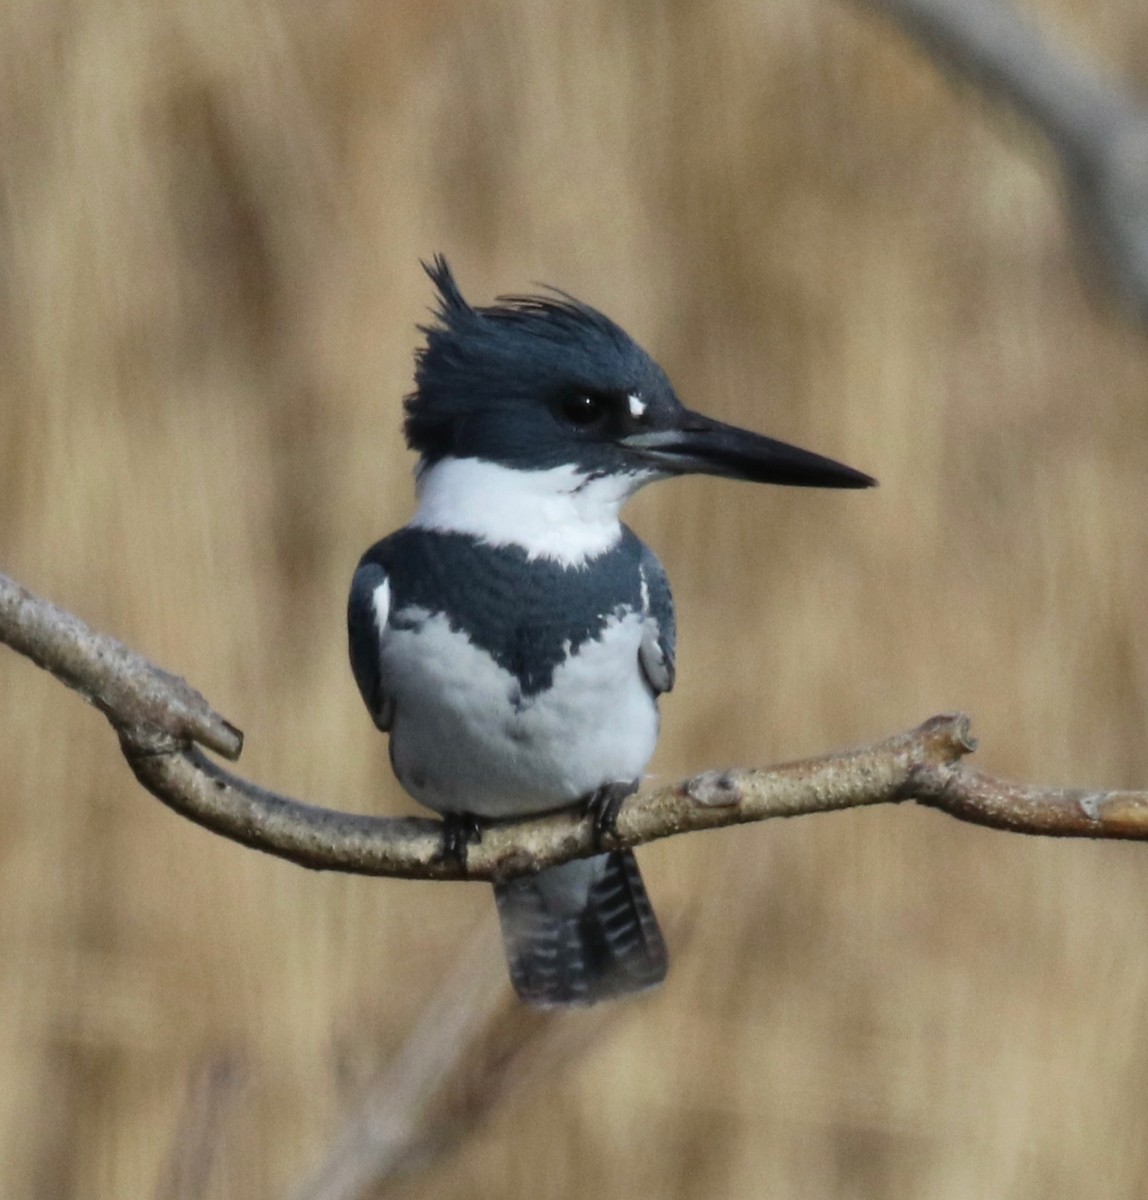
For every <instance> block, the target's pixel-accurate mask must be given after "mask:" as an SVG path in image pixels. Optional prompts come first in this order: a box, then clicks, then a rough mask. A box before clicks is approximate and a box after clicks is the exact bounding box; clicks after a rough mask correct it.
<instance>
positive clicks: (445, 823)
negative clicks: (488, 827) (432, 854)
mask: <svg viewBox="0 0 1148 1200" xmlns="http://www.w3.org/2000/svg"><path fill="white" fill-rule="evenodd" d="M481 841H482V822H481V821H480V820H479V819H478V817H476V816H475V815H474V813H446V814H445V815H444V816H443V819H442V850H441V851H440V854H439V857H440V858H441V859H442V861H443V862H456V863H458V865H459V866H460V867H462V868H464V869H465V867H466V854H467V850H468V849H469V848H470V847H471V846H477V845H478V843H479V842H481Z"/></svg>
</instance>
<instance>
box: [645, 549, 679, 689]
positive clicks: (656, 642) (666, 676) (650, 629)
mask: <svg viewBox="0 0 1148 1200" xmlns="http://www.w3.org/2000/svg"><path fill="white" fill-rule="evenodd" d="M641 572H642V601H643V605H644V608H645V613H646V627H645V630H644V631H643V633H642V644H641V648H640V649H639V651H638V662H639V663H640V664H641V667H642V673H643V674H644V675H645V676H646V680H647V682H648V683H649V685H650V687H651V688H653V690H654V693H655V694H656V695H660V694H661V693H662V692H668V691H670V689H671V688H673V686H674V675H675V664H674V651H675V647H676V644H677V629H676V627H675V625H674V599H673V596H672V595H671V594H670V581H669V580H668V579H667V578H666V572H665V568H663V566H662V564H661V563H660V562H659V561H658V556H657V555H656V554H655V553H654V552H653V551H652V550H651V549H650V548H649V546H643V547H642V559H641Z"/></svg>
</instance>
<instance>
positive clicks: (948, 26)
mask: <svg viewBox="0 0 1148 1200" xmlns="http://www.w3.org/2000/svg"><path fill="white" fill-rule="evenodd" d="M867 3H868V4H869V5H870V7H872V8H875V9H877V10H878V11H881V12H884V13H887V14H888V15H889V16H890V17H891V18H892V19H893V20H894V21H896V22H897V23H898V24H900V25H901V27H902V28H903V29H904V30H905V32H906V33H908V34H909V35H910V36H911V37H913V38H914V39H915V40H916V41H917V42H918V43H919V44H920V45H921V46H922V48H923V49H925V50H926V51H928V52H929V53H930V54H931V55H933V57H934V58H936V59H938V60H939V61H940V62H942V63H943V64H945V65H947V66H948V67H950V68H952V69H953V70H954V71H955V72H956V73H957V74H958V75H961V76H963V77H964V78H966V79H967V80H968V81H969V82H970V83H972V84H973V85H974V86H975V87H977V88H979V89H980V90H982V91H983V92H985V93H986V94H987V95H988V96H990V97H991V98H993V99H999V100H1003V101H1004V102H1005V103H1007V104H1009V105H1011V106H1012V107H1013V108H1015V109H1016V110H1017V111H1018V112H1019V113H1020V114H1021V115H1022V116H1024V117H1025V118H1027V119H1028V120H1030V121H1031V122H1032V123H1033V124H1034V125H1035V126H1036V127H1037V128H1038V129H1039V130H1040V131H1041V132H1042V133H1043V134H1044V136H1045V137H1047V138H1048V141H1049V143H1050V144H1051V145H1052V148H1053V150H1054V151H1055V152H1056V154H1057V155H1058V156H1059V158H1060V161H1061V165H1062V167H1063V168H1064V173H1065V179H1066V181H1067V183H1068V186H1069V192H1070V199H1071V203H1072V207H1073V212H1074V215H1075V218H1076V221H1077V224H1078V225H1079V227H1080V228H1081V229H1082V231H1083V232H1084V233H1085V235H1086V236H1087V237H1088V238H1089V239H1090V241H1091V242H1092V244H1093V245H1094V247H1095V248H1096V250H1097V251H1098V252H1099V253H1100V255H1101V257H1102V258H1103V259H1104V260H1105V262H1106V264H1107V266H1108V268H1109V270H1110V271H1111V273H1112V275H1113V277H1114V280H1115V282H1116V284H1117V285H1118V287H1119V288H1120V289H1121V291H1122V292H1123V294H1124V296H1125V297H1126V298H1127V299H1128V300H1129V301H1130V302H1131V304H1132V305H1133V307H1134V308H1135V309H1136V311H1137V313H1138V315H1139V316H1140V318H1141V319H1143V320H1148V104H1146V103H1145V102H1144V100H1143V99H1142V98H1141V97H1139V96H1137V95H1135V94H1133V93H1132V92H1131V91H1130V90H1129V89H1127V88H1125V87H1123V86H1122V85H1121V84H1119V83H1118V82H1117V81H1116V80H1115V79H1111V78H1106V77H1104V76H1103V75H1102V74H1101V73H1099V72H1096V71H1091V70H1089V69H1088V68H1086V67H1084V66H1083V65H1081V64H1080V63H1078V62H1075V61H1072V60H1071V59H1070V58H1069V57H1068V56H1067V55H1065V54H1064V53H1063V52H1061V51H1060V50H1059V49H1057V48H1056V47H1054V46H1053V45H1052V44H1051V43H1050V42H1049V41H1047V40H1046V39H1045V38H1044V37H1043V36H1042V35H1041V33H1040V31H1039V30H1038V29H1037V28H1036V27H1034V26H1033V25H1031V24H1030V23H1029V22H1028V21H1026V20H1025V19H1024V18H1023V17H1022V16H1021V15H1020V14H1019V13H1017V12H1016V11H1015V10H1014V9H1013V8H1012V7H1011V6H1010V5H1009V4H1008V3H1006V0H867Z"/></svg>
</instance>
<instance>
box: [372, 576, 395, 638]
mask: <svg viewBox="0 0 1148 1200" xmlns="http://www.w3.org/2000/svg"><path fill="white" fill-rule="evenodd" d="M371 607H372V608H373V609H374V611H375V628H376V629H377V630H378V632H379V640H380V641H381V640H382V638H383V637H384V636H385V634H386V632H387V618H388V617H389V616H390V615H391V581H390V580H389V579H384V580H383V582H382V583H380V584H379V586H378V587H377V588H375V591H374V594H373V595H372V596H371Z"/></svg>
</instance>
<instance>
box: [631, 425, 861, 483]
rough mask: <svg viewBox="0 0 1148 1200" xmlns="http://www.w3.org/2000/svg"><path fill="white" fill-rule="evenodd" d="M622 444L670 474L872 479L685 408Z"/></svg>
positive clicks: (753, 478) (770, 480)
mask: <svg viewBox="0 0 1148 1200" xmlns="http://www.w3.org/2000/svg"><path fill="white" fill-rule="evenodd" d="M621 444H622V445H623V446H625V447H626V448H627V449H628V450H631V451H635V452H636V453H637V456H638V457H640V458H641V459H643V460H644V461H645V462H647V463H649V465H650V466H652V467H655V468H656V469H658V470H660V471H667V472H670V473H673V474H675V475H676V474H687V473H699V474H705V475H723V476H726V477H727V478H729V479H748V480H750V481H751V482H753V483H780V484H785V485H787V486H789V487H822V488H866V487H875V486H876V483H877V480H875V479H874V478H872V476H870V475H866V474H864V473H863V472H861V471H855V470H854V469H853V468H852V467H847V466H845V465H844V464H843V463H839V462H834V461H833V459H831V458H823V457H822V456H821V455H820V454H814V453H812V452H811V451H809V450H800V449H798V447H797V446H790V445H788V444H786V443H785V442H777V441H774V439H773V438H768V437H764V436H763V435H762V434H760V433H751V432H750V431H749V430H748V429H738V428H737V426H736V425H725V424H723V423H722V422H721V421H714V420H712V419H711V418H710V417H706V416H703V415H702V414H701V413H695V412H690V411H689V410H688V409H687V410H685V411H683V412H682V413H681V415H680V418H679V419H678V420H677V421H675V423H674V427H673V428H672V429H659V430H653V431H651V432H649V433H636V434H632V435H631V436H630V437H627V438H623V439H622V442H621Z"/></svg>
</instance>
